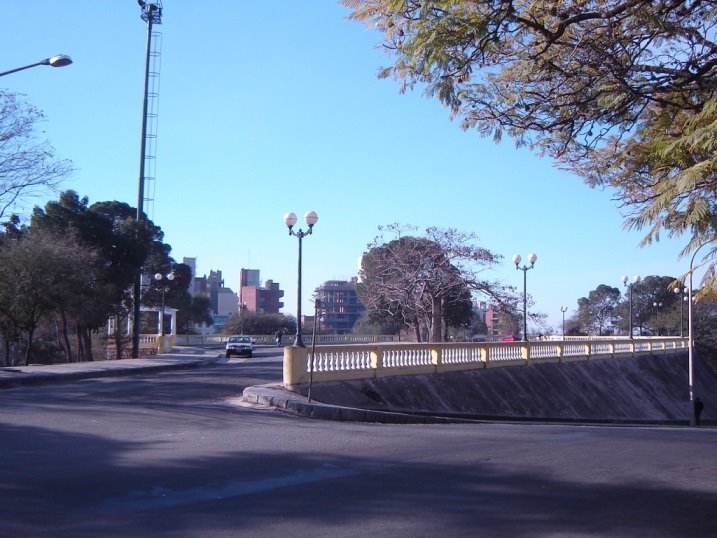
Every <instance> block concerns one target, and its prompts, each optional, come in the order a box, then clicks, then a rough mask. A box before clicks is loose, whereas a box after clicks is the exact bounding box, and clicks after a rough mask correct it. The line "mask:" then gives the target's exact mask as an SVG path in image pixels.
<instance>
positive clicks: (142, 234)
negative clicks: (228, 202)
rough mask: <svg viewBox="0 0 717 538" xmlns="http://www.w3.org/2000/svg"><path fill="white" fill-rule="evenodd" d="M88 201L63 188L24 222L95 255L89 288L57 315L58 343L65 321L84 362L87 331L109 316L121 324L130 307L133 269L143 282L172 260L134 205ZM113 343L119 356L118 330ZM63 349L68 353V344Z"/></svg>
mask: <svg viewBox="0 0 717 538" xmlns="http://www.w3.org/2000/svg"><path fill="white" fill-rule="evenodd" d="M88 203H89V202H88V199H87V197H83V198H80V197H79V196H78V194H77V193H76V192H74V191H71V190H69V191H65V192H63V193H61V194H60V197H59V199H58V200H57V201H51V202H48V203H47V204H45V207H44V208H39V207H36V208H35V209H34V210H33V214H32V218H31V220H30V229H31V230H39V231H44V232H46V233H49V234H54V235H57V236H66V235H71V236H72V237H74V238H76V240H77V241H78V243H79V244H80V245H82V246H83V247H86V248H88V249H91V250H93V251H94V252H95V253H96V258H95V259H96V267H95V268H94V270H95V271H96V275H97V277H96V278H97V281H96V284H95V287H94V288H93V289H92V290H88V289H83V288H78V289H75V290H74V291H73V294H74V296H75V297H76V298H77V299H78V301H77V308H76V309H75V310H74V311H68V312H66V314H67V316H65V317H63V319H62V325H63V332H64V333H65V337H64V339H63V341H64V342H65V343H66V345H67V346H69V339H68V338H67V336H66V333H67V331H68V325H69V324H71V325H72V326H73V327H74V331H75V334H76V336H77V356H78V360H84V361H87V360H93V356H92V346H91V334H92V332H93V331H96V330H98V329H99V328H101V327H103V326H104V325H105V323H106V322H107V319H108V318H109V317H114V318H115V326H116V327H122V326H124V324H125V321H126V319H127V315H128V313H129V312H130V311H131V309H132V300H133V298H132V294H131V288H132V283H133V282H134V278H135V276H134V275H136V274H137V271H139V269H140V268H141V267H145V268H147V269H148V270H149V272H148V274H147V276H148V279H147V280H151V276H152V275H154V273H155V272H156V271H157V270H163V271H164V270H165V269H169V268H170V267H171V266H172V263H173V260H172V259H171V258H170V257H169V252H170V251H171V247H170V246H169V245H167V244H165V243H163V241H162V239H163V237H164V235H163V233H162V230H161V229H160V228H159V227H158V226H156V225H155V224H154V223H153V222H152V221H150V220H143V221H142V222H141V223H140V224H139V226H138V223H137V220H136V218H135V217H136V210H135V209H134V208H132V207H131V206H129V205H128V204H126V203H123V202H117V201H113V202H98V203H95V204H92V206H89V207H88ZM167 272H169V271H167ZM183 282H184V283H185V285H186V286H188V285H189V283H188V280H187V279H185V281H183ZM155 304H158V302H156V303H155ZM115 345H116V346H117V352H118V356H121V350H122V347H123V345H124V339H123V337H122V332H121V331H115ZM66 352H67V354H68V355H71V350H70V349H69V347H68V349H67V351H66Z"/></svg>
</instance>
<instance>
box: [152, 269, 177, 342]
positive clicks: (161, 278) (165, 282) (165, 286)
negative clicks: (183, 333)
mask: <svg viewBox="0 0 717 538" xmlns="http://www.w3.org/2000/svg"><path fill="white" fill-rule="evenodd" d="M154 280H155V281H156V282H157V284H159V285H161V286H162V310H160V311H159V335H160V336H164V294H165V292H168V291H169V283H170V282H172V281H173V280H174V273H169V274H166V275H163V274H162V273H156V274H155V275H154Z"/></svg>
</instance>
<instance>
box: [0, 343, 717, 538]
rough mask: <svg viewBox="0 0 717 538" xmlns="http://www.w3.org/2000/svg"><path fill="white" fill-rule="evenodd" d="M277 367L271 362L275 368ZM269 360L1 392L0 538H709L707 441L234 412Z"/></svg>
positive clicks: (584, 429)
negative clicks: (524, 537) (250, 537)
mask: <svg viewBox="0 0 717 538" xmlns="http://www.w3.org/2000/svg"><path fill="white" fill-rule="evenodd" d="M272 354H273V355H272ZM280 377H281V362H280V360H279V357H278V355H276V354H275V352H274V350H273V349H266V350H262V349H260V350H259V353H258V354H257V357H256V358H254V359H249V360H247V359H232V360H231V361H229V362H227V363H224V364H217V365H215V366H210V367H205V368H201V369H192V370H181V371H174V372H167V373H159V374H153V375H150V376H135V377H131V378H105V379H94V380H85V381H74V382H71V383H62V384H50V385H41V386H28V387H19V388H12V389H4V390H1V391H0V405H1V406H2V407H1V409H2V412H1V413H0V451H2V460H0V461H1V462H2V465H0V536H73V537H79V536H218V537H223V536H312V537H315V536H332V537H333V536H362V537H363V536H367V535H377V536H411V537H420V536H435V535H437V534H440V535H445V536H517V537H521V536H526V537H527V536H530V537H533V536H650V537H655V536H656V537H660V536H666V537H667V536H670V537H681V536H691V537H695V536H716V535H717V518H715V514H716V513H717V512H716V509H717V464H715V448H716V447H717V430H716V429H690V428H667V427H593V426H589V427H588V426H572V425H567V426H566V425H539V424H530V425H524V424H472V425H468V424H462V425H378V424H357V423H337V422H325V421H317V420H310V419H303V418H296V417H291V416H286V415H283V414H281V413H279V412H277V411H271V410H262V409H255V408H246V407H242V406H239V405H237V399H238V397H239V396H240V395H241V392H242V390H243V388H244V387H245V386H247V385H253V384H261V383H267V382H273V381H277V380H279V379H280Z"/></svg>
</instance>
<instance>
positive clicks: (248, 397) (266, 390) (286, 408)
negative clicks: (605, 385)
mask: <svg viewBox="0 0 717 538" xmlns="http://www.w3.org/2000/svg"><path fill="white" fill-rule="evenodd" d="M241 399H242V401H243V402H246V403H248V404H250V405H252V404H256V405H261V406H266V407H270V408H272V409H276V410H277V411H281V412H284V413H288V414H291V415H294V416H300V417H305V418H313V419H318V420H333V421H339V422H373V423H380V424H487V423H496V422H500V423H515V424H573V425H589V426H633V427H639V426H671V427H685V426H689V425H688V424H686V423H685V422H684V421H679V420H662V421H661V420H654V421H651V420H638V419H635V420H629V419H591V420H585V419H566V418H557V419H556V418H545V417H513V416H488V415H480V416H470V417H467V416H458V415H433V414H431V413H423V412H410V411H379V410H374V409H361V408H354V407H342V406H338V405H331V404H326V403H323V402H317V401H312V402H309V401H308V398H307V397H306V396H303V395H302V394H299V393H297V392H293V391H290V390H287V389H286V388H284V387H283V385H281V384H271V385H258V386H253V387H247V388H245V389H244V392H243V394H242V398H241ZM705 426H707V427H709V426H714V424H712V423H711V422H710V421H707V422H705V423H704V424H703V427H705Z"/></svg>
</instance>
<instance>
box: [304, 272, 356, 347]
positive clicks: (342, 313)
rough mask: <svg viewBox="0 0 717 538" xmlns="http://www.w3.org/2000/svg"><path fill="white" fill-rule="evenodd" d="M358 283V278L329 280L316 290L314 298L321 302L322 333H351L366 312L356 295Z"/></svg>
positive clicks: (320, 321)
mask: <svg viewBox="0 0 717 538" xmlns="http://www.w3.org/2000/svg"><path fill="white" fill-rule="evenodd" d="M356 282H357V281H356V278H352V279H351V280H350V281H346V280H328V281H326V282H324V283H323V284H322V285H321V286H319V287H318V288H316V290H314V298H315V299H318V300H320V301H321V314H320V316H319V325H320V328H321V331H322V332H331V333H334V334H347V333H350V332H351V329H353V326H354V323H356V320H358V319H359V317H361V313H362V312H363V310H364V306H363V304H362V303H361V301H359V298H358V295H357V294H356Z"/></svg>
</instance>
